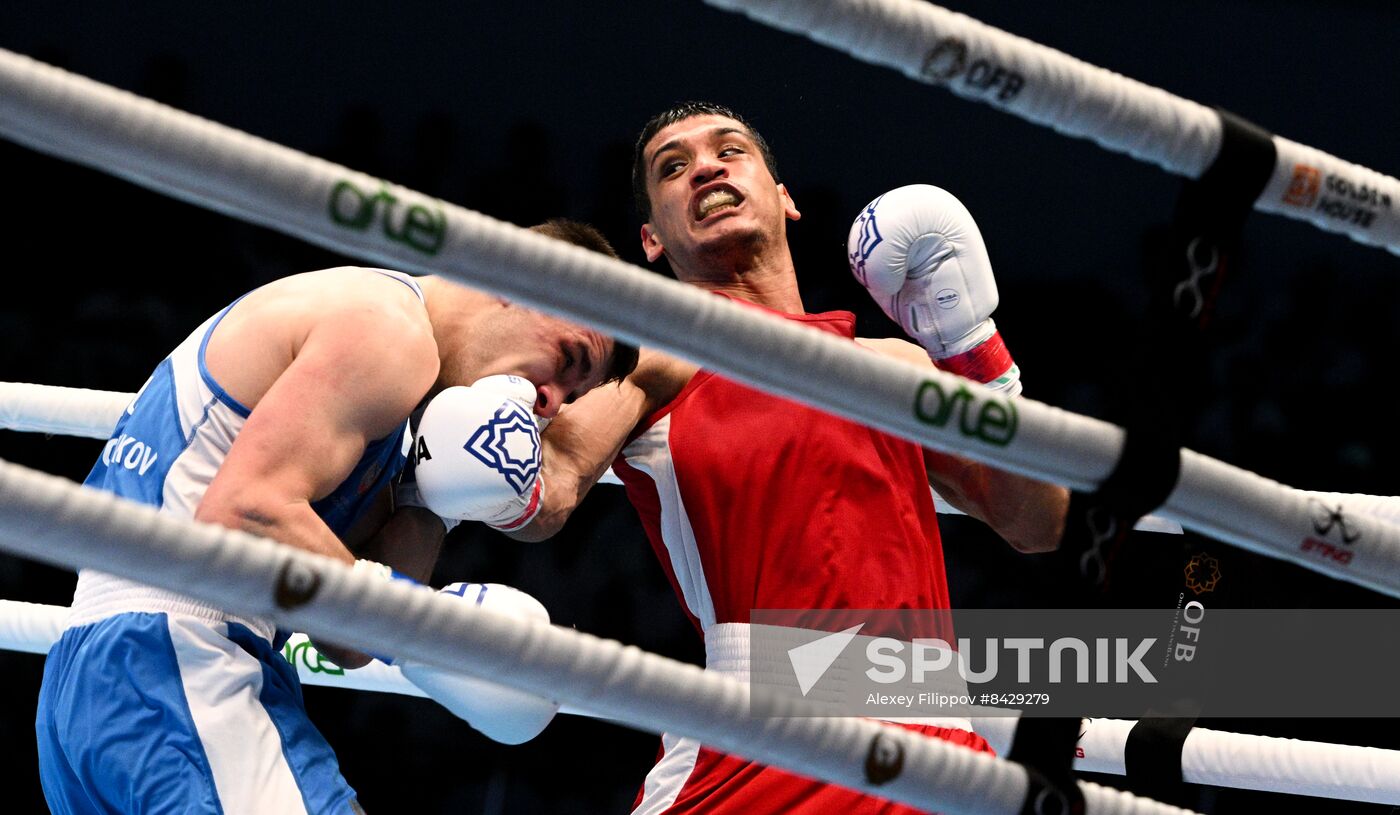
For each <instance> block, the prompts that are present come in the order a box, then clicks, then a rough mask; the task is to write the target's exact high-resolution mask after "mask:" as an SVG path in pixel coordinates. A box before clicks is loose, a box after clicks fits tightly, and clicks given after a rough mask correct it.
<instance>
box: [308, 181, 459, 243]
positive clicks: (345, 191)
mask: <svg viewBox="0 0 1400 815" xmlns="http://www.w3.org/2000/svg"><path fill="white" fill-rule="evenodd" d="M401 203H402V202H400V201H399V199H398V198H397V197H395V196H394V194H393V193H391V192H390V191H389V187H388V185H387V184H384V185H381V186H380V188H379V190H378V191H377V192H372V193H371V192H365V191H364V190H362V189H360V188H359V187H357V186H355V185H354V184H353V183H352V182H350V181H340V182H338V183H336V185H335V186H334V187H332V188H331V197H330V201H329V206H330V216H331V220H332V221H334V222H335V223H337V224H339V225H341V226H343V227H345V228H346V229H353V230H355V231H356V232H368V231H369V230H370V228H371V227H372V226H374V224H375V223H376V222H378V223H379V224H380V225H381V227H382V228H383V230H384V237H386V238H388V239H389V240H391V241H396V242H398V243H402V244H403V245H405V246H408V247H409V248H411V249H414V250H417V251H419V252H422V253H423V254H425V255H428V256H430V257H431V256H433V255H436V254H437V253H438V251H439V250H440V249H442V243H443V241H444V240H445V239H446V238H447V216H446V215H445V214H444V213H443V211H442V210H441V209H438V208H436V207H427V206H424V205H422V204H409V205H407V206H402V205H401Z"/></svg>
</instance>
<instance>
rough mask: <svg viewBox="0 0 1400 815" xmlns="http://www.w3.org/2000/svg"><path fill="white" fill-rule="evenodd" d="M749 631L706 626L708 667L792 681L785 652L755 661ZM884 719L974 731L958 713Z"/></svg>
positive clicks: (736, 626) (751, 677) (741, 677)
mask: <svg viewBox="0 0 1400 815" xmlns="http://www.w3.org/2000/svg"><path fill="white" fill-rule="evenodd" d="M749 632H750V626H749V624H748V623H716V624H715V625H711V626H708V627H706V628H705V670H707V671H714V672H715V673H719V674H723V675H725V676H730V677H733V678H735V679H738V680H739V681H741V682H748V681H750V680H758V681H762V680H763V679H764V678H766V677H772V679H773V681H774V682H779V681H781V682H782V683H783V684H788V683H791V682H792V666H791V665H790V664H789V663H788V662H787V661H786V660H785V659H784V658H783V655H781V654H776V653H775V654H774V655H773V657H772V658H771V659H770V658H767V657H766V655H765V656H763V657H760V659H761V660H762V662H761V663H760V664H755V662H754V657H755V655H754V654H753V652H752V650H751V649H750V648H749V639H750V636H749ZM823 633H827V632H823ZM882 720H883V721H887V722H895V723H898V724H918V725H931V726H934V727H947V728H952V729H956V730H966V731H968V732H973V730H972V721H971V720H970V719H965V718H961V717H958V716H907V717H906V716H901V717H887V718H886V717H882Z"/></svg>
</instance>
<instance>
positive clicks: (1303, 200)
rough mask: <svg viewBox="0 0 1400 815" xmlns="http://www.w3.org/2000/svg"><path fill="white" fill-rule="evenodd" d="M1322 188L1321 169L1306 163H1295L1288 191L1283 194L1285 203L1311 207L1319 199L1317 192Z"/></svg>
mask: <svg viewBox="0 0 1400 815" xmlns="http://www.w3.org/2000/svg"><path fill="white" fill-rule="evenodd" d="M1321 189H1322V173H1321V171H1319V170H1318V169H1317V168H1316V167H1309V166H1308V165H1306V164H1294V165H1293V180H1292V181H1289V182H1288V191H1287V192H1285V193H1284V194H1283V203H1285V204H1291V205H1293V206H1295V207H1310V206H1312V205H1313V203H1314V202H1315V201H1317V194H1318V192H1319V191H1321Z"/></svg>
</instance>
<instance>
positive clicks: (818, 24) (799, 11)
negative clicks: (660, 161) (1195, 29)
mask: <svg viewBox="0 0 1400 815" xmlns="http://www.w3.org/2000/svg"><path fill="white" fill-rule="evenodd" d="M706 2H707V3H709V4H710V5H712V6H716V7H718V8H722V9H726V10H728V11H737V12H742V13H744V14H745V15H747V16H749V17H751V18H753V19H755V20H758V21H760V22H763V23H766V24H768V25H771V26H773V27H774V28H779V29H782V30H784V31H790V32H793V33H797V34H802V35H805V36H807V37H809V38H811V39H812V40H815V41H816V42H819V43H822V44H823V45H828V46H831V47H832V48H835V49H837V50H840V51H844V52H846V53H847V54H850V55H851V56H853V57H856V58H857V59H860V60H863V61H865V62H870V63H874V64H876V65H884V66H886V67H890V68H894V69H896V70H898V71H900V72H902V73H903V74H904V75H905V76H908V77H910V78H911V79H915V80H918V81H920V82H928V83H933V84H941V85H944V86H945V87H947V88H948V90H950V91H952V92H953V93H955V94H957V95H958V96H961V97H963V98H965V99H973V100H976V101H980V102H986V103H987V104H989V105H991V106H992V107H995V108H999V109H1001V110H1004V111H1006V112H1008V113H1014V114H1016V115H1017V116H1019V117H1021V118H1023V119H1026V120H1027V121H1030V122H1034V123H1036V124H1040V125H1045V126H1046V127H1050V128H1053V129H1055V130H1057V131H1059V132H1061V133H1064V134H1065V135H1068V136H1079V137H1083V138H1088V139H1092V140H1093V141H1095V142H1097V143H1098V144H1099V145H1101V146H1103V147H1105V148H1107V149H1109V150H1113V151H1115V152H1119V153H1127V154H1128V155H1130V156H1132V157H1133V158H1136V159H1139V160H1141V161H1146V162H1150V163H1152V164H1156V165H1158V166H1159V167H1162V168H1163V169H1165V170H1167V171H1169V172H1172V173H1176V174H1178V175H1184V176H1188V177H1190V178H1199V177H1200V176H1201V174H1202V173H1203V172H1205V170H1206V168H1207V167H1209V166H1210V163H1211V162H1212V161H1214V160H1215V157H1216V154H1217V153H1219V151H1220V142H1221V134H1222V125H1221V122H1220V117H1219V116H1218V115H1217V114H1216V113H1215V111H1213V110H1211V109H1210V108H1207V107H1205V106H1203V105H1200V104H1198V103H1196V102H1192V101H1190V100H1188V99H1183V98H1181V97H1179V96H1175V95H1173V94H1170V93H1168V92H1166V91H1164V90H1161V89H1160V88H1154V87H1152V86H1150V85H1146V84H1144V83H1142V82H1138V81H1136V80H1133V79H1129V78H1127V77H1124V76H1121V75H1119V74H1116V73H1113V72H1112V71H1108V70H1105V69H1103V68H1098V67H1095V66H1093V65H1090V64H1089V63H1087V62H1084V61H1082V60H1079V59H1075V58H1074V57H1071V56H1068V55H1066V54H1064V53H1062V52H1060V51H1057V50H1055V49H1053V48H1049V47H1047V46H1044V45H1040V44H1038V43H1035V42H1032V41H1030V40H1027V39H1025V38H1022V37H1017V36H1015V35H1013V34H1008V33H1007V32H1005V31H1002V30H1000V29H997V28H993V27H991V26H989V25H986V24H985V23H981V22H978V21H977V20H974V19H972V18H970V17H967V16H966V15H963V14H958V13H956V12H952V11H949V10H947V9H944V8H941V7H939V6H935V5H931V4H929V3H926V2H922V0H706ZM979 72H980V73H979ZM1013 75H1014V77H1015V78H1014V79H1013V78H1012V76H1013ZM1008 82H1011V83H1012V84H1013V85H1014V84H1016V83H1019V85H1016V89H1015V90H1014V92H1013V91H1012V88H1011V86H1009V85H1008V84H1007V83H1008ZM1274 146H1275V147H1276V148H1277V150H1278V160H1277V161H1276V163H1275V170H1274V176H1273V180H1272V182H1271V183H1270V184H1269V185H1268V187H1267V188H1266V189H1265V190H1264V192H1263V193H1262V194H1261V195H1260V197H1259V199H1258V200H1257V201H1256V202H1255V206H1256V208H1258V209H1260V210H1263V211H1265V212H1272V213H1275V214H1279V215H1286V216H1288V217H1290V218H1296V219H1298V220H1303V221H1307V222H1309V223H1311V224H1313V225H1314V226H1316V227H1318V228H1319V229H1323V230H1326V231H1328V232H1336V233H1339V234H1343V235H1346V236H1348V237H1350V238H1351V239H1352V240H1355V241H1357V242H1358V243H1364V244H1368V245H1370V246H1381V247H1385V248H1386V249H1387V250H1388V251H1390V252H1391V253H1394V254H1400V180H1397V179H1395V178H1392V177H1390V176H1387V175H1382V174H1381V173H1378V172H1376V171H1374V170H1369V169H1366V168H1365V167H1361V166H1359V165H1356V164H1352V163H1350V162H1346V161H1343V160H1341V159H1339V158H1336V157H1334V156H1331V155H1328V154H1327V153H1324V152H1322V151H1321V150H1315V149H1313V148H1311V147H1304V146H1303V145H1300V144H1297V143H1296V142H1292V141H1289V140H1287V139H1283V138H1280V137H1278V136H1275V137H1274ZM1298 164H1302V165H1305V166H1307V167H1310V168H1312V169H1314V170H1316V171H1317V177H1318V178H1319V180H1321V179H1325V178H1327V177H1328V176H1329V175H1332V176H1336V177H1338V178H1340V179H1341V180H1343V181H1346V182H1350V184H1351V186H1352V187H1353V189H1354V190H1355V191H1356V192H1355V193H1347V192H1341V193H1339V194H1338V195H1337V196H1336V197H1338V198H1341V199H1343V200H1344V201H1345V199H1346V198H1347V197H1348V195H1349V194H1359V193H1360V190H1361V189H1362V188H1363V187H1364V188H1367V189H1369V190H1370V191H1372V192H1374V193H1375V195H1376V196H1377V197H1378V198H1379V197H1380V196H1388V197H1389V201H1390V203H1389V204H1387V205H1377V206H1375V207H1373V208H1372V209H1373V211H1374V212H1375V218H1374V221H1373V222H1371V223H1370V225H1369V226H1365V225H1360V224H1357V223H1355V222H1352V221H1350V220H1349V219H1346V218H1328V217H1327V216H1326V215H1324V214H1322V212H1321V211H1319V210H1318V209H1316V208H1315V207H1314V206H1313V203H1314V202H1313V201H1312V200H1309V199H1307V198H1306V197H1304V198H1303V200H1298V199H1293V200H1294V202H1293V203H1290V202H1289V199H1287V198H1286V197H1285V194H1286V193H1287V192H1288V190H1289V184H1290V183H1291V181H1292V178H1293V172H1294V167H1295V165H1298Z"/></svg>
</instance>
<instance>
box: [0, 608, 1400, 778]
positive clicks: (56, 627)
mask: <svg viewBox="0 0 1400 815" xmlns="http://www.w3.org/2000/svg"><path fill="white" fill-rule="evenodd" d="M67 613H68V609H66V608H64V607H62V606H50V605H41V604H36V603H21V602H15V601H12V600H0V649H4V650H11V651H21V652H25V653H32V654H43V653H47V652H48V650H49V647H50V646H51V645H52V644H53V643H54V642H55V641H56V640H57V639H58V637H59V635H60V634H61V633H62V631H63V624H64V619H65V617H66V615H67ZM282 655H283V656H284V657H286V658H287V660H288V661H289V662H291V663H292V665H293V666H295V667H296V669H297V675H298V676H299V677H300V678H301V681H302V684H305V685H316V686H321V687H331V688H348V689H352V690H361V691H377V692H381V693H396V694H401V695H405V696H419V697H422V696H425V695H426V694H424V693H423V692H422V691H420V690H419V689H418V688H417V687H415V686H414V685H413V683H411V682H409V681H408V680H407V679H404V678H403V675H402V674H401V673H400V672H399V670H398V668H395V667H393V666H390V665H385V664H384V663H382V662H379V661H377V660H375V661H372V662H371V663H370V664H369V665H366V666H365V667H363V668H359V669H356V670H353V671H345V670H341V669H340V668H338V667H336V666H334V664H333V663H331V664H327V661H326V660H324V659H323V658H322V657H321V654H320V652H319V651H317V650H316V647H315V646H314V645H313V644H312V643H311V642H310V640H309V639H308V638H307V637H306V635H305V634H293V635H292V637H291V639H289V640H288V641H287V644H286V645H285V646H284V647H283V649H282ZM562 712H564V713H571V714H574V715H583V716H590V715H591V714H589V713H587V712H585V711H580V710H577V709H573V708H570V707H565V708H564V709H563V710H562ZM974 722H975V723H976V729H977V732H978V733H980V734H981V735H982V736H983V737H984V738H986V739H987V741H988V742H989V743H990V744H991V745H992V747H994V748H995V749H996V751H997V753H998V754H1000V755H1006V754H1007V753H1008V752H1009V750H1010V746H1011V740H1012V737H1013V736H1014V734H1015V730H1016V723H1017V719H1016V718H1014V717H1011V716H996V717H981V718H977V719H974ZM1135 724H1136V722H1133V721H1125V720H1121V719H1088V720H1086V722H1085V724H1084V726H1083V733H1084V735H1082V736H1080V738H1079V744H1078V747H1079V749H1080V751H1081V755H1080V756H1079V757H1078V758H1076V759H1075V761H1074V767H1075V769H1076V770H1078V771H1080V772H1096V773H1104V774H1107V775H1125V774H1126V773H1127V761H1126V758H1125V755H1126V746H1127V741H1128V733H1129V732H1130V731H1131V730H1132V728H1133V726H1134V725H1135ZM1181 768H1182V777H1183V778H1184V779H1185V780H1186V781H1187V782H1190V783H1193V784H1208V785H1211V786H1217V787H1230V788H1233V789H1248V790H1258V791H1260V792H1278V793H1285V794H1290V795H1311V796H1316V797H1321V798H1330V799H1336V800H1346V801H1363V802H1369V803H1376V804H1400V751H1394V750H1380V749H1376V748H1372V747H1352V746H1347V745H1339V744H1327V743H1323V742H1314V741H1300V740H1296V739H1282V738H1273V737H1269V736H1254V735H1245V734H1241V733H1225V732H1221V731H1217V730H1208V729H1206V728H1200V727H1197V728H1193V729H1192V731H1191V733H1190V735H1189V736H1188V737H1187V738H1186V742H1185V744H1184V745H1183V747H1182V752H1181Z"/></svg>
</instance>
